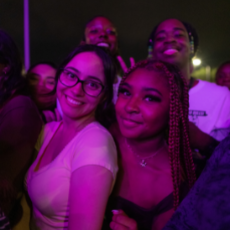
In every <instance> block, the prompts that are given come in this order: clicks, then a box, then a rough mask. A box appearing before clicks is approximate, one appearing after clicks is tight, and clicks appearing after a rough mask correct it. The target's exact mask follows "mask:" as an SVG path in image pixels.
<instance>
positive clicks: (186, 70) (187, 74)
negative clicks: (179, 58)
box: [180, 65, 191, 84]
mask: <svg viewBox="0 0 230 230" xmlns="http://www.w3.org/2000/svg"><path fill="white" fill-rule="evenodd" d="M180 72H181V74H182V76H183V77H184V78H185V79H186V81H187V83H188V84H189V80H190V77H191V71H190V65H186V66H184V67H183V68H180Z"/></svg>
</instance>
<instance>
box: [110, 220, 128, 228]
mask: <svg viewBox="0 0 230 230" xmlns="http://www.w3.org/2000/svg"><path fill="white" fill-rule="evenodd" d="M109 226H110V228H111V229H112V230H129V228H128V227H125V226H124V225H121V224H119V223H116V222H114V221H112V222H111V223H110V225H109Z"/></svg>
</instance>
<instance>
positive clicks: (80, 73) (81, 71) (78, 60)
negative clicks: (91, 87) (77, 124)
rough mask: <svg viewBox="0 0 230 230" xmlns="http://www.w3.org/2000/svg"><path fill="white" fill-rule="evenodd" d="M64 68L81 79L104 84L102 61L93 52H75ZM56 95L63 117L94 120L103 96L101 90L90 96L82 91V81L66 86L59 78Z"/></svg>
mask: <svg viewBox="0 0 230 230" xmlns="http://www.w3.org/2000/svg"><path fill="white" fill-rule="evenodd" d="M65 69H66V70H68V71H70V72H72V73H74V75H75V76H77V77H78V78H79V79H80V80H82V81H85V80H91V81H95V82H98V83H101V84H102V85H105V76H104V67H103V63H102V60H101V59H100V58H99V57H98V56H97V55H96V54H95V53H94V52H82V53H79V54H77V55H76V56H74V57H73V58H72V59H71V61H70V62H69V63H68V64H67V65H66V66H65ZM62 74H64V73H61V75H62ZM61 75H60V77H62V76H61ZM57 96H58V99H59V102H60V104H61V107H62V110H63V115H64V116H63V119H65V117H68V118H70V119H74V120H79V119H84V120H87V119H90V120H94V119H95V111H96V109H97V106H98V104H99V103H100V102H101V100H102V98H103V92H102V93H101V94H100V95H99V96H97V97H92V96H89V95H87V94H86V93H85V92H84V90H83V88H82V83H80V82H79V83H77V84H76V85H75V86H73V87H67V86H65V85H63V84H62V83H61V82H60V80H59V81H58V84H57Z"/></svg>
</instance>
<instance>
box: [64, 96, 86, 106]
mask: <svg viewBox="0 0 230 230" xmlns="http://www.w3.org/2000/svg"><path fill="white" fill-rule="evenodd" d="M66 100H67V103H68V105H70V106H72V107H76V106H79V105H83V104H84V103H83V102H81V101H78V100H76V99H73V98H71V97H69V96H67V95H66Z"/></svg>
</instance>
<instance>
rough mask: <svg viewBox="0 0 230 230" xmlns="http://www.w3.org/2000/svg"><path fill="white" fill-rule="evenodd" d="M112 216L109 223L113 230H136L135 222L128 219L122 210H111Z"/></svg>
mask: <svg viewBox="0 0 230 230" xmlns="http://www.w3.org/2000/svg"><path fill="white" fill-rule="evenodd" d="M113 214H114V215H113V219H112V222H111V223H110V227H111V228H112V229H113V230H137V223H136V221H135V220H133V219H131V218H129V217H128V216H127V215H126V214H125V213H124V212H123V211H122V210H113Z"/></svg>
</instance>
